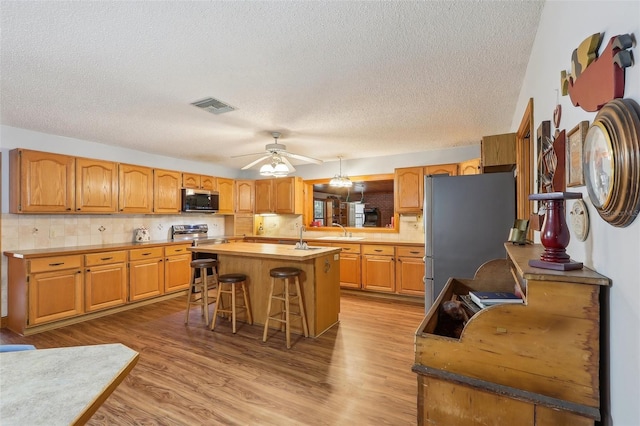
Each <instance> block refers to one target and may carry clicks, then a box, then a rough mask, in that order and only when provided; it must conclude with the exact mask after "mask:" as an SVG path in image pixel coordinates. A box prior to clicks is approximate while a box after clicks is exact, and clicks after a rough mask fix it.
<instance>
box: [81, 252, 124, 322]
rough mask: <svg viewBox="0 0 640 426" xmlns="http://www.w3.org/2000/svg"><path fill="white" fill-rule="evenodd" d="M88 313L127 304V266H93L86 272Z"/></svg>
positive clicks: (86, 305) (86, 306) (86, 304)
mask: <svg viewBox="0 0 640 426" xmlns="http://www.w3.org/2000/svg"><path fill="white" fill-rule="evenodd" d="M84 280H85V292H84V293H85V310H86V311H87V312H93V311H98V310H100V309H105V308H111V307H113V306H118V305H124V304H125V303H126V302H127V264H126V263H115V264H111V265H98V266H91V267H88V268H87V269H86V270H85V278H84Z"/></svg>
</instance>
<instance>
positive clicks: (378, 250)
mask: <svg viewBox="0 0 640 426" xmlns="http://www.w3.org/2000/svg"><path fill="white" fill-rule="evenodd" d="M373 251H376V252H378V253H380V252H381V251H382V249H373Z"/></svg>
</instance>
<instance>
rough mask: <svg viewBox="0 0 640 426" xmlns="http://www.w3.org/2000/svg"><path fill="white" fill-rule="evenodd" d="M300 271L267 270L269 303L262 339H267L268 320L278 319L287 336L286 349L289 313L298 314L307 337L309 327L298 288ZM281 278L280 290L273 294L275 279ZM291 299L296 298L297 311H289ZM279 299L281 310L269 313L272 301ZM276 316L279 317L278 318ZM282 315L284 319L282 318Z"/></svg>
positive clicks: (289, 343) (288, 332) (285, 268)
mask: <svg viewBox="0 0 640 426" xmlns="http://www.w3.org/2000/svg"><path fill="white" fill-rule="evenodd" d="M301 273H302V271H301V270H300V269H298V268H289V267H283V268H273V269H271V270H270V271H269V275H270V276H271V289H270V290H269V305H268V306H267V320H266V321H265V323H264V333H263V335H262V341H263V342H266V341H267V331H268V330H269V321H279V322H280V323H282V324H281V326H280V329H281V330H282V325H283V324H284V327H285V333H286V338H287V349H289V348H291V330H290V325H291V320H290V315H298V316H300V319H301V320H302V330H303V331H304V337H309V329H308V327H307V316H306V314H305V310H304V303H303V301H302V291H301V290H300V279H299V277H300V274H301ZM277 278H281V279H282V284H283V287H282V292H281V293H278V294H274V288H275V285H276V279H277ZM292 278H294V280H293V284H295V289H293V291H292V290H291V289H290V288H289V287H290V286H291V284H292V282H291V279H292ZM291 299H298V312H291V310H290V303H291ZM274 300H276V301H280V303H282V304H281V307H282V310H281V311H280V312H278V313H276V314H274V315H272V314H271V307H272V304H273V301H274ZM278 316H279V317H280V318H278ZM282 316H284V319H282Z"/></svg>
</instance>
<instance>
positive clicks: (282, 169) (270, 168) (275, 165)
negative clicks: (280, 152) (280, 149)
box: [260, 155, 289, 177]
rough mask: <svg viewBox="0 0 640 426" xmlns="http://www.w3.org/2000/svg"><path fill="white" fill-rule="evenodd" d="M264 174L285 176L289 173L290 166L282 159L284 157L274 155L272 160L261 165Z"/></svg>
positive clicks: (261, 171)
mask: <svg viewBox="0 0 640 426" xmlns="http://www.w3.org/2000/svg"><path fill="white" fill-rule="evenodd" d="M260 174H261V175H262V176H273V177H283V176H286V175H288V174H289V167H287V165H286V164H285V162H284V161H283V160H282V157H279V156H277V155H274V156H272V157H271V162H270V163H267V164H265V165H263V166H262V167H260Z"/></svg>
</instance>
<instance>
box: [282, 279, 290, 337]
mask: <svg viewBox="0 0 640 426" xmlns="http://www.w3.org/2000/svg"><path fill="white" fill-rule="evenodd" d="M289 284H290V282H289V278H285V279H284V306H285V314H284V315H285V323H284V327H285V332H286V334H287V349H290V348H291V321H290V317H289V302H290V300H289Z"/></svg>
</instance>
